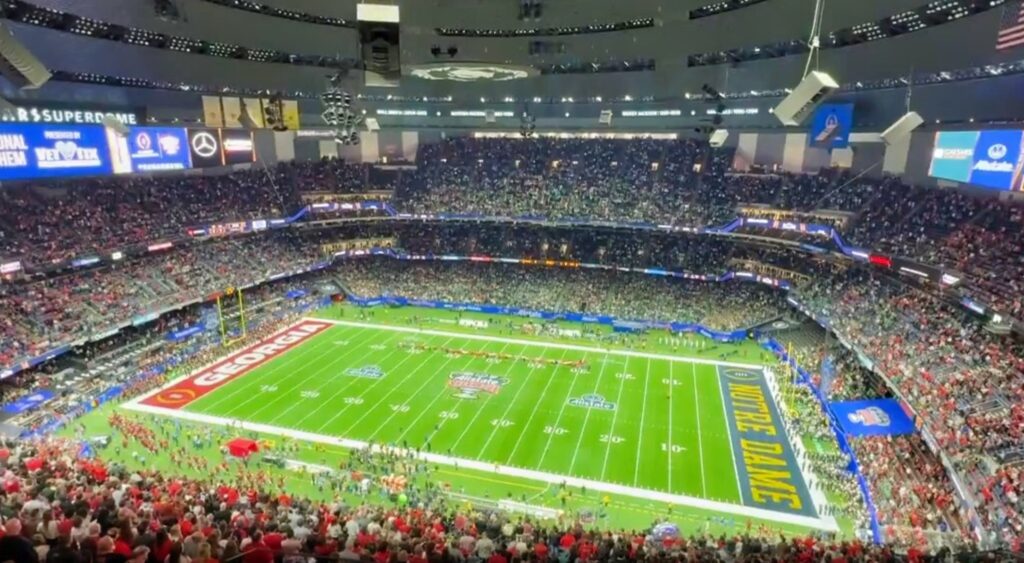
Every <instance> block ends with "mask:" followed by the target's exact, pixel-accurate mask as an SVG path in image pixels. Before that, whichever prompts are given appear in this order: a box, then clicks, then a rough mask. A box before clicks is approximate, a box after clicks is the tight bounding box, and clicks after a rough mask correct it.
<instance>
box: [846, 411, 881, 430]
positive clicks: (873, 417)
mask: <svg viewBox="0 0 1024 563" xmlns="http://www.w3.org/2000/svg"><path fill="white" fill-rule="evenodd" d="M846 417H847V418H849V419H850V422H853V423H854V424H862V425H864V426H889V424H891V421H890V419H889V415H888V414H886V413H885V411H883V410H882V409H880V408H878V407H867V408H863V409H857V410H855V411H853V412H851V413H850V414H848V415H846Z"/></svg>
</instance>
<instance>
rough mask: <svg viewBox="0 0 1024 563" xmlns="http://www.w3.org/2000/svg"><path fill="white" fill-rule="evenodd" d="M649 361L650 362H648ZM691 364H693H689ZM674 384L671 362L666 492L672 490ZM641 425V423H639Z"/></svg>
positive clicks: (669, 369)
mask: <svg viewBox="0 0 1024 563" xmlns="http://www.w3.org/2000/svg"><path fill="white" fill-rule="evenodd" d="M648 363H650V362H648ZM690 365H691V366H692V365H693V364H690ZM675 386H676V380H675V376H674V374H673V373H672V364H671V363H669V364H668V447H667V448H665V455H667V456H668V486H666V487H665V488H666V489H668V492H670V493H671V492H672V455H673V452H672V446H673V445H674V442H672V388H673V387H675ZM641 426H642V425H641Z"/></svg>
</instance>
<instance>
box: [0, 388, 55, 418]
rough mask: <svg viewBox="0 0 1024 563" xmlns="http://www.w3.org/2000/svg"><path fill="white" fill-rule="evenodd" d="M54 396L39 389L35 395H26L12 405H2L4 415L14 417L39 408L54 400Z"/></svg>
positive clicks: (52, 393) (46, 390)
mask: <svg viewBox="0 0 1024 563" xmlns="http://www.w3.org/2000/svg"><path fill="white" fill-rule="evenodd" d="M55 396H56V395H55V394H54V392H53V391H50V390H49V389H40V390H39V391H36V392H35V393H32V394H29V395H26V396H24V397H22V398H20V399H18V400H17V401H14V402H13V403H7V404H6V405H4V413H5V414H10V415H15V414H21V413H23V412H28V411H32V410H35V409H37V408H39V407H40V406H41V405H42V404H43V403H45V402H46V401H49V400H50V399H52V398H54V397H55Z"/></svg>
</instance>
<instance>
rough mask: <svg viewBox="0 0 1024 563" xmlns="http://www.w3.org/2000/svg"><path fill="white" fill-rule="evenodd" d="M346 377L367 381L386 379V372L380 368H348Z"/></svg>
mask: <svg viewBox="0 0 1024 563" xmlns="http://www.w3.org/2000/svg"><path fill="white" fill-rule="evenodd" d="M345 375H350V376H352V377H365V378H366V379H380V378H382V377H384V370H382V369H380V366H363V367H361V368H348V369H347V370H345Z"/></svg>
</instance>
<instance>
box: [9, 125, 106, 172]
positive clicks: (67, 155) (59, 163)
mask: <svg viewBox="0 0 1024 563" xmlns="http://www.w3.org/2000/svg"><path fill="white" fill-rule="evenodd" d="M112 171H113V166H112V165H111V160H110V148H109V145H108V144H107V135H106V129H105V128H104V127H102V126H100V125H38V124H31V125H29V124H22V125H0V181H3V180H22V179H33V178H57V177H68V176H98V175H105V174H110V173H111V172H112Z"/></svg>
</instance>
